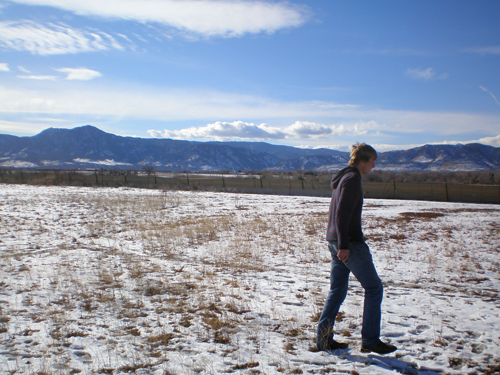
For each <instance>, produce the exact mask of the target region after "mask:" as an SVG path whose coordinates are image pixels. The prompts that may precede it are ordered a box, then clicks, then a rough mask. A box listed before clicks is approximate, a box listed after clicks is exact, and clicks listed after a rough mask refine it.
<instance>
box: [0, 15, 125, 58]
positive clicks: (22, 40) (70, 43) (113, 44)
mask: <svg viewBox="0 0 500 375" xmlns="http://www.w3.org/2000/svg"><path fill="white" fill-rule="evenodd" d="M0 47H3V48H8V49H13V50H16V51H28V52H31V53H32V54H38V55H57V54H67V53H78V52H91V51H102V50H107V49H111V48H115V49H123V47H122V46H121V45H120V44H119V43H118V42H117V41H116V40H115V39H114V38H113V37H112V36H110V35H108V34H106V33H102V32H90V31H84V30H77V29H72V28H70V27H68V26H65V25H55V24H48V25H47V26H44V25H40V24H37V23H35V22H31V21H20V22H0Z"/></svg>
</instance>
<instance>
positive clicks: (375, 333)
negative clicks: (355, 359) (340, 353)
mask: <svg viewBox="0 0 500 375" xmlns="http://www.w3.org/2000/svg"><path fill="white" fill-rule="evenodd" d="M376 159H377V152H376V151H375V149H374V148H373V147H371V146H370V145H367V144H365V143H361V144H359V143H358V144H356V145H354V146H352V149H351V159H350V160H349V166H348V167H346V168H344V169H342V170H341V171H339V172H338V173H336V174H335V175H334V176H333V178H332V189H333V191H332V199H331V203H330V210H329V218H328V228H327V234H326V240H327V241H328V249H329V250H330V253H331V256H332V261H331V273H330V291H329V293H328V296H327V298H326V302H325V306H324V307H323V311H322V312H321V315H320V318H319V323H318V329H317V335H316V346H317V348H318V350H321V351H331V350H335V349H346V348H348V344H346V343H341V342H337V341H335V340H334V339H333V337H334V333H333V327H334V324H335V318H336V317H337V314H338V312H339V309H340V306H341V305H342V303H343V302H344V300H345V298H346V296H347V289H348V283H349V274H350V273H351V272H352V273H353V275H354V276H355V277H356V278H357V279H358V281H359V282H360V283H361V286H362V287H363V289H364V291H365V299H364V308H363V326H362V330H361V351H362V352H364V353H369V352H375V353H378V354H388V353H392V352H394V351H395V350H396V349H397V348H396V347H395V346H394V345H390V344H386V343H384V342H382V341H381V340H380V321H381V304H382V296H383V286H382V281H381V280H380V278H379V276H378V274H377V270H376V269H375V266H374V264H373V260H372V255H371V253H370V249H369V248H368V246H367V244H366V243H365V240H364V237H363V231H362V228H361V212H362V207H363V190H362V187H361V176H363V175H366V174H368V173H370V171H371V170H372V169H373V168H374V167H375V161H376Z"/></svg>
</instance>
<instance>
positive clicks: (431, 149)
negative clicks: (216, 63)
mask: <svg viewBox="0 0 500 375" xmlns="http://www.w3.org/2000/svg"><path fill="white" fill-rule="evenodd" d="M348 160H349V153H347V152H341V151H335V150H330V149H314V150H312V149H300V148H295V147H289V146H276V145H271V144H268V143H264V142H190V141H179V140H172V139H148V138H134V137H121V136H117V135H113V134H109V133H105V132H103V131H101V130H99V129H97V128H95V127H93V126H90V125H87V126H82V127H77V128H74V129H55V128H49V129H46V130H44V131H42V132H41V133H39V134H37V135H35V136H32V137H16V136H12V135H0V167H3V168H13V167H14V168H48V169H86V168H105V169H136V170H140V169H141V168H142V167H144V166H146V165H151V166H154V168H155V169H156V170H157V171H220V170H231V171H238V170H244V171H247V170H254V171H259V170H264V169H269V170H277V171H293V170H315V171H332V170H336V169H339V168H342V167H344V166H345V165H346V164H347V161H348ZM377 169H381V170H392V171H400V170H405V171H472V170H475V171H477V170H494V169H500V148H497V147H491V146H485V145H481V144H467V145H455V146H452V145H425V146H422V147H418V148H414V149H410V150H406V151H390V152H384V153H380V154H379V158H378V160H377Z"/></svg>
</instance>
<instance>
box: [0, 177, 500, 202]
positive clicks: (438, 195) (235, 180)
mask: <svg viewBox="0 0 500 375" xmlns="http://www.w3.org/2000/svg"><path fill="white" fill-rule="evenodd" d="M0 183H10V184H33V185H76V186H109V187H117V186H130V187H147V188H157V189H190V190H216V191H229V192H242V193H257V194H282V195H307V196H321V197H329V196H330V195H331V189H330V182H329V181H315V180H308V179H302V180H297V179H287V178H283V177H281V178H278V177H276V178H274V177H273V178H262V177H259V176H228V175H226V176H224V175H220V176H214V175H212V176H200V175H196V174H186V173H184V174H158V175H157V174H151V175H146V174H118V173H117V174H109V173H100V172H97V171H95V172H83V171H26V170H24V171H23V170H12V171H5V170H0ZM363 191H364V193H365V197H367V198H385V199H391V198H392V199H407V200H430V201H443V202H470V203H497V204H499V203H500V186H498V185H465V184H447V183H396V182H395V181H390V182H386V183H383V182H364V183H363Z"/></svg>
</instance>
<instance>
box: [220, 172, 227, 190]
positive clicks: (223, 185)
mask: <svg viewBox="0 0 500 375" xmlns="http://www.w3.org/2000/svg"><path fill="white" fill-rule="evenodd" d="M221 176H222V187H223V188H225V187H226V182H225V181H224V174H222V175H221Z"/></svg>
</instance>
